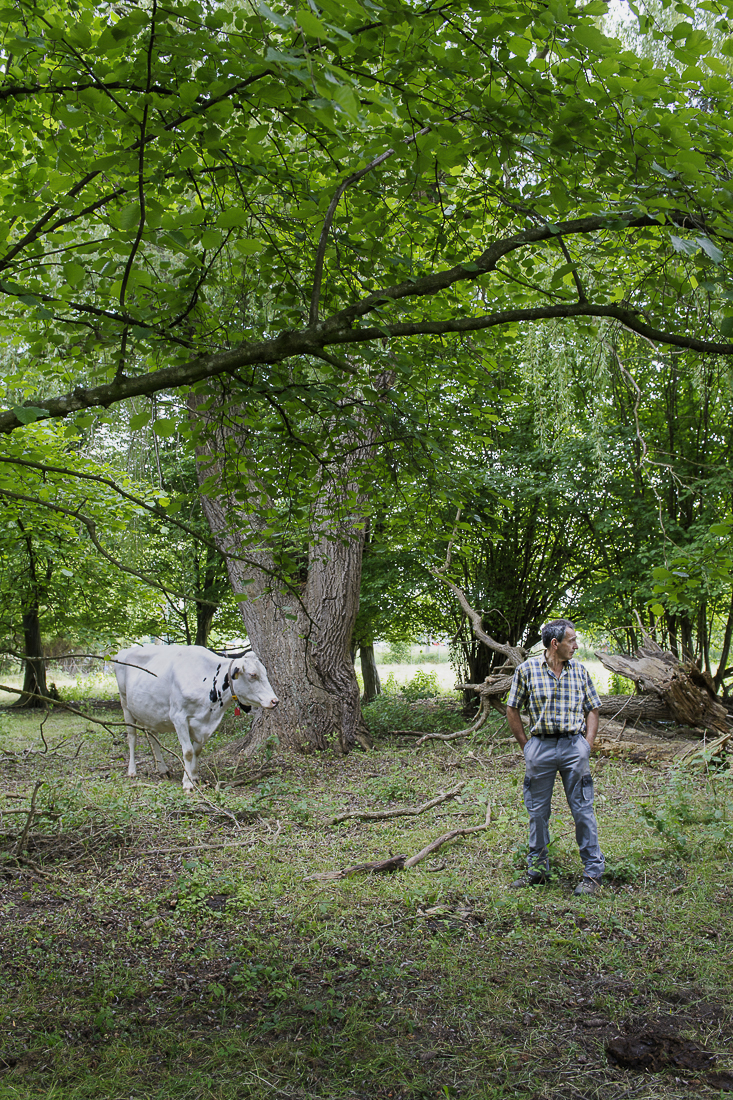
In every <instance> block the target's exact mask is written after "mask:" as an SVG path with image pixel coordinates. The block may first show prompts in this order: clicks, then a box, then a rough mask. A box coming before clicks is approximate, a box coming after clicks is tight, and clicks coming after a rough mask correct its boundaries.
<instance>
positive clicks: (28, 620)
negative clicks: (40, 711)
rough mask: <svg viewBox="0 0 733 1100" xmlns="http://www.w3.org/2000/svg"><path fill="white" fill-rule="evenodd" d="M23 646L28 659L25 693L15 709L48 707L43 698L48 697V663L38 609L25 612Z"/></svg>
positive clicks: (33, 608)
mask: <svg viewBox="0 0 733 1100" xmlns="http://www.w3.org/2000/svg"><path fill="white" fill-rule="evenodd" d="M23 646H24V652H25V654H26V658H25V661H24V664H23V692H24V694H23V695H21V696H20V698H19V699H18V702H17V703H12V704H11V705H12V706H13V707H19V708H20V707H24V708H29V707H46V706H47V705H48V704H47V703H46V701H45V699H43V698H41V696H45V697H46V698H47V697H48V687H47V686H46V662H45V661H44V659H43V640H42V638H41V620H40V618H39V615H38V607H36V606H34V607H27V608H26V610H25V611H24V612H23Z"/></svg>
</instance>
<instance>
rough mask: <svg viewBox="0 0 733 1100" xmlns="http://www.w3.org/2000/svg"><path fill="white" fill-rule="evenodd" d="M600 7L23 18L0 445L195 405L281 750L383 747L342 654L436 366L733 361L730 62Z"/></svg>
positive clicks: (12, 93)
mask: <svg viewBox="0 0 733 1100" xmlns="http://www.w3.org/2000/svg"><path fill="white" fill-rule="evenodd" d="M678 6H680V7H683V5H678ZM708 6H710V7H711V8H714V7H716V4H715V3H711V4H710V5H708ZM605 8H606V5H605V4H604V3H602V2H600V0H591V2H590V3H587V4H585V5H582V4H577V3H571V4H570V5H568V6H564V5H563V6H555V5H550V6H548V5H547V4H546V3H544V2H542V3H540V2H535V3H533V2H529V3H519V2H518V0H503V2H498V0H458V2H457V3H455V4H451V5H433V4H431V3H429V2H428V3H426V4H423V5H421V6H418V7H415V6H414V5H413V4H408V3H406V2H405V0H376V2H375V0H368V3H366V2H365V3H361V2H359V0H348V2H346V3H343V2H341V0H340V2H339V3H338V4H336V3H335V2H334V0H321V3H320V5H318V6H316V5H314V4H310V5H309V6H307V7H306V6H304V7H302V8H301V7H299V6H298V5H291V4H273V5H272V7H268V6H267V5H265V4H260V5H259V7H258V8H257V9H252V8H249V7H246V8H245V7H236V6H232V7H230V8H227V9H225V8H224V7H223V6H221V5H218V4H213V3H212V4H207V3H198V2H190V3H185V4H184V3H180V4H179V3H175V2H174V3H173V4H169V5H166V6H162V5H160V4H159V3H158V2H157V0H151V2H150V3H149V4H147V5H146V6H145V7H142V6H135V5H127V4H125V3H114V4H109V5H107V4H100V3H97V2H96V0H94V2H92V0H86V2H82V3H76V2H75V3H74V4H73V5H72V4H71V3H70V2H69V3H68V5H67V4H64V3H62V4H61V5H60V6H59V5H51V4H47V3H35V2H33V0H19V2H18V4H17V7H16V8H15V9H6V10H5V12H4V15H5V22H4V25H3V30H2V51H3V59H4V74H3V76H2V78H1V79H0V103H1V104H2V111H3V114H4V127H3V131H2V135H3V136H2V141H3V145H4V150H3V151H4V157H3V160H2V168H1V169H0V197H1V198H2V213H3V218H4V237H3V239H4V240H5V244H4V245H3V249H2V251H0V294H1V295H2V301H1V302H0V324H1V325H2V331H3V332H4V333H5V334H6V339H7V340H8V341H9V343H11V344H12V347H13V349H14V354H15V356H16V358H17V360H18V367H17V369H15V370H14V371H13V372H11V373H10V376H9V379H8V398H9V401H8V404H9V405H10V406H11V407H10V408H8V410H7V411H6V412H5V413H2V414H0V430H3V431H6V432H9V431H13V430H14V429H16V428H18V427H20V426H22V425H23V424H25V423H28V422H30V421H31V420H33V419H38V418H44V417H48V416H51V417H65V416H72V415H73V414H75V413H81V415H82V417H86V416H88V415H89V414H88V412H87V410H89V409H91V408H100V409H102V408H104V407H107V406H109V405H110V404H111V403H113V402H116V401H121V400H124V399H126V398H129V397H133V396H138V397H139V396H145V395H153V394H155V393H157V392H159V391H161V390H165V389H170V388H173V387H191V386H196V387H197V392H196V394H195V395H194V396H193V399H192V402H191V404H190V408H191V413H190V420H189V421H187V423H186V426H187V428H188V430H189V431H190V433H191V434H192V436H193V437H194V442H195V443H196V444H197V445H198V447H199V452H200V454H201V455H202V456H206V461H207V462H208V463H209V464H210V467H209V469H210V474H214V475H215V474H217V473H218V476H220V477H221V478H223V480H224V482H225V487H224V492H223V493H222V495H221V498H220V499H217V498H216V497H212V495H211V490H212V486H214V485H215V482H214V481H212V478H211V477H209V479H208V482H207V485H206V486H205V488H206V490H207V497H208V499H209V501H210V502H211V501H212V500H213V502H214V504H215V505H216V506H217V508H218V511H216V515H215V514H214V511H212V510H211V509H209V517H210V519H213V526H214V530H215V532H216V534H217V538H218V540H219V543H220V545H221V546H222V547H223V548H225V549H227V550H229V551H230V552H231V551H235V552H236V556H235V557H233V558H231V559H230V561H231V564H230V575H231V576H232V579H233V581H234V583H235V587H236V588H238V589H239V591H238V593H237V594H238V595H242V596H244V595H254V594H257V595H258V596H259V599H257V600H255V599H248V600H247V601H245V602H244V603H245V615H246V618H247V625H248V629H249V631H250V633H251V635H252V637H253V638H255V639H256V640H257V644H258V645H260V646H265V645H268V646H269V645H270V641H269V639H271V638H272V637H273V636H274V635H273V633H272V631H273V629H274V627H273V624H274V623H275V622H277V623H278V627H277V630H278V631H279V632H280V633H279V635H278V636H279V637H280V638H281V639H285V640H284V641H283V642H282V645H283V646H284V647H285V648H289V650H290V651H291V652H293V653H299V654H300V656H299V657H298V660H300V662H301V664H300V677H301V679H300V681H299V683H300V684H302V685H303V691H304V692H305V694H304V695H302V697H299V701H298V703H297V705H296V706H295V709H294V710H293V711H292V713H291V712H290V711H288V709H287V708H285V707H283V708H282V710H281V713H280V715H279V716H278V726H277V729H278V732H280V734H281V736H283V737H285V738H286V739H290V740H292V741H297V740H298V739H299V738H302V737H303V736H304V734H303V730H304V729H305V728H306V727H308V733H307V735H305V736H307V738H308V739H309V740H310V741H312V743H316V744H321V743H326V742H327V741H329V740H330V739H332V738H333V737H334V736H335V739H336V741H337V742H339V743H340V744H342V745H343V746H344V747H349V746H350V745H351V744H352V743H353V741H354V739H355V738H357V737H358V735H359V731H360V728H361V726H360V719H359V716H358V699H357V700H356V702H354V699H353V696H354V689H355V683H354V681H353V670H351V671H349V669H348V667H347V666H348V662H346V660H345V657H344V650H346V649H347V648H348V642H347V641H345V638H346V634H347V633H348V632H349V630H348V629H347V628H348V625H349V623H350V622H352V620H353V616H354V615H355V605H356V598H357V593H358V580H359V573H360V564H361V547H362V541H363V525H364V523H365V522H366V518H367V515H368V511H369V489H370V477H372V478H373V466H372V465H371V464H372V463H373V461H374V456H375V454H376V447H377V445H378V442H379V440H384V439H385V438H388V434H387V430H386V429H387V425H388V424H389V423H391V422H393V421H392V420H391V419H390V417H391V416H392V411H391V410H392V406H391V405H390V401H392V402H394V406H396V407H397V412H396V413H395V416H396V418H397V420H399V419H400V417H401V415H402V411H403V410H402V408H401V405H400V402H401V400H402V395H403V394H404V392H406V391H405V385H404V383H405V380H407V379H409V376H410V371H411V369H412V367H413V366H414V365H415V364H421V363H426V361H427V359H428V356H430V357H431V358H434V359H435V360H436V363H435V369H436V370H440V369H441V366H442V362H441V359H440V356H435V346H436V345H435V341H443V342H444V343H445V342H449V343H450V342H452V344H453V346H454V347H455V350H456V352H457V354H459V355H461V356H463V357H464V358H465V360H466V362H469V363H475V365H476V372H477V373H476V377H480V375H479V374H478V372H479V371H480V370H481V369H484V370H485V369H486V368H487V364H490V362H491V360H492V359H493V358H494V357H495V356H496V354H497V352H498V351H500V350H501V347H502V346H503V347H504V348H506V347H507V346H510V345H511V342H512V340H513V338H514V336H515V335H516V332H517V330H518V326H522V325H527V324H532V323H540V322H542V321H543V320H548V319H561V320H564V321H566V322H568V323H569V324H571V325H575V326H577V325H593V324H594V323H595V322H596V321H597V319H599V318H602V319H605V320H606V321H611V322H614V323H616V324H617V325H622V326H625V327H626V328H628V329H630V330H633V331H635V332H636V333H638V334H640V335H641V336H643V337H644V338H646V339H648V340H652V341H658V342H662V343H666V344H668V345H673V346H679V347H683V348H688V349H692V350H697V351H708V352H710V353H711V354H730V353H731V352H733V344H731V343H730V342H729V340H728V336H729V332H730V329H731V328H733V325H731V323H730V322H729V321H728V318H727V302H728V297H727V296H728V294H729V293H730V273H729V266H728V254H729V244H728V240H729V236H730V234H731V230H732V228H733V226H732V223H731V216H730V184H731V177H730V170H729V163H730V151H731V142H732V139H731V134H730V130H729V125H728V119H729V116H730V106H731V99H732V98H733V91H732V89H731V85H730V82H729V80H728V79H727V71H726V68H725V65H723V64H722V63H721V62H720V60H719V59H718V58H716V57H714V56H712V55H711V53H710V41H709V39H708V38H707V37H706V35H705V34H704V33H703V32H701V31H699V30H697V29H695V28H694V27H693V26H692V25H691V24H688V25H687V26H684V25H683V24H678V25H677V26H675V28H674V31H673V36H672V38H671V46H672V49H673V52H674V55H675V59H676V62H678V64H677V66H676V67H669V68H661V67H659V66H657V65H655V64H654V62H653V61H650V60H646V59H640V58H639V57H638V56H637V55H636V54H635V53H634V52H633V51H632V50H629V49H623V48H621V46H620V45H619V43H618V42H617V41H615V40H612V39H609V38H607V37H606V36H604V34H603V33H602V32H601V31H600V30H599V29H598V27H597V25H596V22H597V19H598V17H599V16H600V15H602V14H603V13H604V11H605ZM11 11H12V13H13V14H11ZM719 16H720V18H719V20H718V23H719V26H720V28H721V30H722V31H723V33H725V32H726V30H727V27H728V24H727V22H726V20H727V8H725V7H724V6H722V5H721V6H720V11H719ZM680 28H682V29H680ZM426 338H427V339H426ZM449 358H451V357H450V356H449ZM29 368H36V369H37V376H38V378H39V382H38V385H37V387H36V388H35V390H33V388H32V387H29V386H28V384H27V382H26V381H24V380H25V379H26V378H27V377H28V370H29ZM214 378H220V379H224V380H225V384H222V386H221V388H215V389H214V390H213V391H210V390H209V382H208V380H211V379H214ZM387 393H389V394H391V395H392V396H391V397H389V398H388V397H387V396H386V394H387ZM231 410H239V411H235V412H234V413H232V412H231ZM410 411H411V412H412V413H414V414H415V420H414V423H416V424H418V425H419V424H420V422H421V419H420V418H421V415H422V414H421V412H420V410H418V409H414V408H413V409H411V410H410ZM423 413H424V410H423ZM478 419H480V416H479V417H478ZM273 421H277V422H278V423H279V425H280V427H279V429H278V435H277V437H276V438H277V441H278V442H279V443H280V445H281V448H282V456H283V458H282V462H281V463H280V464H279V466H278V464H277V463H276V462H274V461H273V458H272V438H271V435H270V437H266V438H265V437H263V434H262V433H263V432H270V433H271V425H272V423H273ZM314 423H315V424H317V425H320V426H321V427H320V429H319V430H318V431H316V430H315V429H314V428H313V424H314ZM315 437H317V438H315ZM268 448H269V450H268ZM235 454H236V455H238V456H239V457H237V458H236V460H235V459H234V458H233V456H234V455H235ZM283 468H286V470H287V473H288V476H289V477H290V478H291V480H292V479H293V478H294V477H295V475H296V474H297V475H298V476H300V477H301V487H302V494H303V498H304V500H305V502H306V507H305V508H304V512H305V513H307V522H304V523H302V524H301V525H300V527H299V528H298V529H297V530H296V527H297V522H296V520H297V517H296V516H295V511H297V508H296V509H293V507H291V505H292V502H293V500H295V501H296V502H297V500H298V494H290V495H288V494H283V491H282V489H281V488H280V482H279V475H280V474H281V473H282V470H283ZM314 470H315V475H316V476H315V477H314V476H313V471H314ZM286 497H287V500H286ZM288 502H289V503H288ZM263 513H264V516H265V518H264V519H262V518H261V516H262V514H263ZM298 522H299V521H298ZM283 555H284V556H283ZM244 559H247V560H246V562H245V560H244ZM293 562H295V567H296V574H297V570H298V569H300V571H301V572H302V574H303V577H302V579H301V580H300V586H298V584H294V582H293V580H292V576H293V572H292V569H291V566H292V564H293ZM245 565H246V568H245ZM276 575H277V576H280V577H283V576H285V577H286V578H287V576H290V578H291V579H290V580H287V579H286V581H285V589H284V593H283V585H282V583H279V582H278V583H274V582H273V577H274V576H276ZM245 582H252V583H251V584H247V583H245ZM293 599H295V601H296V603H295V604H293V603H292V601H293ZM288 601H290V602H288ZM298 601H300V602H298ZM339 602H340V606H341V610H340V611H339V612H338V614H337V615H336V618H335V620H334V614H333V608H334V607H336V606H337V605H338V604H339ZM296 605H297V606H296ZM290 606H292V607H293V608H295V610H291V611H286V610H285V608H286V607H290ZM288 615H292V618H287V616H288ZM336 620H337V622H336ZM329 623H331V624H332V625H333V626H334V632H331V630H330V627H329V625H328V624H329ZM287 624H291V625H287ZM352 625H353V623H352ZM304 636H307V638H308V644H309V645H311V646H312V647H318V646H320V655H318V656H316V651H315V649H312V650H309V651H308V653H307V654H306V652H305V650H304V649H303V637H304ZM268 654H269V651H268ZM279 654H280V650H279V649H278V646H276V645H275V644H274V643H273V644H272V653H271V654H269V665H270V672H271V674H275V669H274V667H273V662H275V663H277V662H279V661H280V660H281V658H280V655H279ZM311 669H316V672H317V677H316V680H315V681H314V680H313V679H312V676H311V672H310V671H309V670H311ZM286 679H287V672H286ZM347 681H348V682H347ZM309 684H310V685H313V686H312V688H311V687H308V688H307V687H306V686H305V685H309ZM311 690H312V694H310V695H309V692H311ZM323 692H325V695H326V697H327V698H326V699H325V702H324V697H323ZM316 714H318V715H322V716H323V717H322V718H320V717H319V718H318V719H317V720H315V719H314V718H313V716H314V715H316ZM335 716H336V717H335ZM338 716H340V717H338Z"/></svg>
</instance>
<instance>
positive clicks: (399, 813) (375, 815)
mask: <svg viewBox="0 0 733 1100" xmlns="http://www.w3.org/2000/svg"><path fill="white" fill-rule="evenodd" d="M418 744H420V742H419V741H418ZM465 786H466V784H465V783H459V784H458V786H457V787H453V789H452V790H450V791H445V792H444V793H442V794H439V795H437V797H436V798H431V800H430V801H429V802H423V804H422V806H414V807H410V806H408V807H407V808H406V809H404V810H349V812H348V813H345V814H337V816H336V817H332V818H331V820H330V821H329V822H328V824H329V825H338V823H339V822H340V821H348V820H349V818H358V820H359V821H382V820H384V819H385V818H390V817H417V815H418V814H424V813H425V811H426V810H431V809H432V808H433V806H439V805H440V803H441V802H447V801H448V799H450V798H455V797H456V796H457V795H459V794H460V793H461V791H462V790H463V788H464V787H465Z"/></svg>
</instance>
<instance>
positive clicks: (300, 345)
mask: <svg viewBox="0 0 733 1100" xmlns="http://www.w3.org/2000/svg"><path fill="white" fill-rule="evenodd" d="M674 222H675V224H676V225H677V226H679V227H682V228H690V229H692V228H695V229H699V226H696V225H693V224H692V222H691V221H690V220H689V219H686V218H684V217H683V216H682V215H679V217H677V216H675V218H674ZM650 226H654V227H656V228H659V227H660V226H659V222H658V221H657V220H656V219H654V218H650V217H646V216H644V217H642V218H636V219H634V220H629V219H624V218H613V217H610V216H605V217H604V216H602V215H599V216H597V217H592V218H584V219H581V220H578V221H574V222H563V223H561V224H560V225H557V226H552V227H549V226H534V227H532V228H530V229H527V230H525V231H524V232H523V233H519V234H516V235H515V236H513V237H508V238H504V239H503V240H500V241H495V242H494V243H493V244H491V245H490V246H489V248H487V249H486V250H485V251H484V252H483V253H482V255H481V256H479V258H478V259H477V260H476V261H475V262H472V263H470V264H468V265H466V266H464V265H461V264H459V265H458V266H456V267H453V268H451V269H450V270H446V271H442V272H437V273H436V274H434V275H428V276H425V277H424V278H422V279H416V280H414V281H407V282H404V283H400V284H398V285H397V286H394V287H387V288H386V289H385V290H380V291H376V292H374V293H373V294H370V295H367V296H366V297H365V298H363V299H362V300H361V301H360V302H357V303H354V304H353V305H351V306H348V307H347V308H346V309H343V310H340V311H339V312H338V313H336V314H334V315H333V316H332V317H330V318H329V319H328V320H327V321H324V322H322V323H320V324H316V325H313V326H311V327H308V328H305V329H302V330H300V331H298V330H295V329H288V330H286V331H284V332H281V333H280V334H279V335H278V336H276V337H274V338H273V339H270V340H260V341H253V342H251V343H247V344H242V345H240V346H239V347H238V348H236V349H234V350H231V351H226V352H220V353H214V354H207V355H200V356H197V357H195V358H193V359H189V360H188V361H187V362H183V363H178V364H176V365H175V366H172V367H165V368H163V369H162V370H159V371H153V372H151V373H149V374H144V375H140V376H137V377H134V378H131V377H128V376H127V375H122V376H120V377H119V378H115V380H114V381H112V382H109V383H106V384H104V385H101V386H94V387H90V388H88V389H83V388H82V387H77V388H76V389H75V390H73V392H71V393H67V394H64V395H62V396H60V397H54V398H49V399H48V400H44V401H43V405H42V409H43V413H42V414H40V415H39V416H38V419H47V418H52V419H55V418H59V417H65V416H68V415H69V414H70V413H74V412H78V411H80V410H82V409H89V408H107V407H108V406H110V405H113V404H116V403H117V402H120V401H124V400H126V399H127V398H130V397H149V396H151V395H152V394H155V393H159V392H160V391H161V390H170V389H176V388H178V387H181V386H191V385H194V384H195V383H197V382H200V381H203V380H205V379H208V378H214V377H217V376H218V375H221V374H227V373H230V372H233V371H237V370H241V369H242V368H243V367H249V366H256V365H262V364H272V363H280V362H283V361H284V360H286V359H289V358H291V357H293V356H299V355H313V356H322V352H323V349H324V348H327V347H329V346H338V345H346V344H363V343H371V342H374V341H377V340H382V339H384V337H385V336H386V337H392V338H405V337H410V336H447V335H451V334H454V335H457V334H461V333H466V332H480V331H482V330H485V329H489V328H497V327H501V326H502V325H508V324H519V323H527V322H533V321H543V320H553V319H554V320H563V319H566V320H573V319H576V318H579V317H588V318H592V317H598V318H606V319H610V320H615V321H618V322H619V323H620V324H622V325H624V326H625V327H626V328H628V329H629V330H630V331H632V332H635V333H637V334H638V335H640V336H643V337H645V338H646V339H648V340H651V341H653V342H654V343H658V344H667V345H671V346H673V347H679V348H685V349H687V350H689V351H697V352H701V353H705V354H710V355H733V343H722V342H720V341H716V340H704V339H699V338H697V337H694V336H689V335H687V334H684V335H679V334H677V333H673V332H666V331H665V330H663V329H657V328H655V327H654V326H653V325H650V324H648V323H647V322H645V321H642V320H641V319H640V317H639V314H638V313H637V312H635V311H634V310H633V309H631V308H629V307H628V306H621V305H618V304H600V303H593V302H570V301H568V302H567V303H561V304H553V305H543V306H536V307H532V308H528V309H509V310H499V311H497V312H496V313H490V314H485V315H483V316H479V317H449V318H447V319H445V320H440V321H429V320H417V321H400V322H396V323H394V324H382V325H380V326H379V327H377V326H372V327H369V328H354V327H353V326H354V322H355V321H357V320H358V319H359V318H360V317H363V316H365V315H366V314H368V313H370V312H372V311H373V310H374V309H375V308H377V307H378V305H379V303H380V302H382V303H383V302H385V301H390V300H391V301H398V300H400V299H405V298H423V297H429V296H432V295H434V294H437V293H439V292H440V291H442V290H446V289H448V288H450V287H451V286H453V285H455V284H456V283H459V282H470V281H473V280H475V279H476V278H478V277H479V276H480V275H483V274H487V273H488V272H490V271H491V270H492V269H493V267H494V266H495V265H496V262H497V261H498V260H499V259H500V258H501V257H502V256H506V255H507V254H508V253H510V252H513V251H515V250H517V249H520V248H523V247H525V246H526V245H531V244H536V243H538V242H542V241H545V240H552V239H553V238H555V237H557V236H558V235H559V234H561V233H562V234H563V235H565V236H568V235H572V234H576V235H577V234H587V233H594V232H600V231H602V230H606V231H609V230H611V231H614V232H621V231H624V230H627V229H629V228H648V227H650ZM331 361H332V362H334V365H336V363H337V361H334V360H331ZM37 400H38V399H36V401H37ZM36 401H34V402H29V403H28V404H29V405H31V406H36ZM22 423H23V421H22V420H21V419H20V418H19V417H18V415H17V413H16V412H15V411H14V410H8V411H7V412H5V413H2V414H0V433H3V432H4V433H7V432H12V431H14V430H15V429H16V428H18V427H20V426H21V424H22Z"/></svg>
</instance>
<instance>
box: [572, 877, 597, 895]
mask: <svg viewBox="0 0 733 1100" xmlns="http://www.w3.org/2000/svg"><path fill="white" fill-rule="evenodd" d="M600 892H601V880H600V879H599V878H591V877H590V875H583V877H582V879H581V880H580V882H579V883H578V885H577V886H576V887H575V889H574V890H573V893H574V894H575V895H576V896H580V895H583V894H585V895H586V896H589V897H593V896H594V895H595V894H600Z"/></svg>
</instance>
